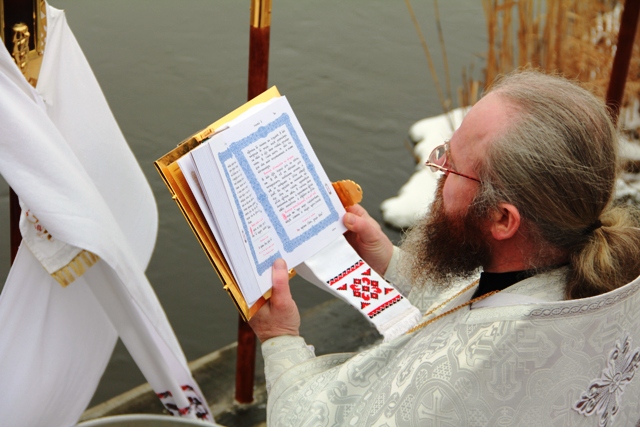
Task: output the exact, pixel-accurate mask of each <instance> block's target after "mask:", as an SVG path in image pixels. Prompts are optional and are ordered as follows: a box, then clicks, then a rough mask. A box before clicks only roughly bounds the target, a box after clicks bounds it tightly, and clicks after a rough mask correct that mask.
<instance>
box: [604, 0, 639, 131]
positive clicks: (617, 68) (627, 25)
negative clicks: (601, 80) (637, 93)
mask: <svg viewBox="0 0 640 427" xmlns="http://www.w3.org/2000/svg"><path fill="white" fill-rule="evenodd" d="M639 14H640V0H627V1H625V3H624V10H623V11H622V18H620V31H619V32H618V42H617V44H616V55H615V57H614V58H613V66H612V67H611V77H609V88H608V89H607V98H606V102H607V106H608V107H609V108H610V109H611V116H612V118H613V121H614V122H616V123H617V122H618V116H619V115H620V105H621V104H622V99H623V97H624V87H625V85H626V83H627V74H628V73H629V63H630V61H631V53H632V51H633V44H634V41H635V39H636V31H637V29H638V15H639Z"/></svg>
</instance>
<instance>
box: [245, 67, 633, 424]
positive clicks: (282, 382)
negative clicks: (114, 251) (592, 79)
mask: <svg viewBox="0 0 640 427" xmlns="http://www.w3.org/2000/svg"><path fill="white" fill-rule="evenodd" d="M617 153H618V138H617V134H616V129H615V127H614V126H613V124H612V122H611V120H610V117H609V114H608V111H607V109H606V107H605V106H604V105H603V103H602V102H601V101H600V100H599V99H597V98H596V97H594V96H593V95H592V94H590V93H589V92H588V91H586V90H584V89H581V88H579V87H578V86H577V85H575V84H573V83H571V82H569V81H567V80H564V79H562V78H559V77H551V76H547V75H543V74H540V73H536V72H519V73H513V74H511V75H508V76H504V77H503V78H501V79H499V80H498V81H497V82H496V83H495V84H494V85H493V87H492V88H491V89H490V90H489V91H488V92H487V94H486V95H485V96H484V97H483V98H482V99H481V100H480V101H479V102H478V103H477V104H476V105H475V106H474V107H473V108H472V109H471V110H470V111H469V113H468V114H467V115H466V117H465V119H464V121H463V122H462V125H461V126H460V128H459V129H458V130H457V131H456V132H455V133H454V135H453V137H452V138H451V140H450V141H447V142H445V143H444V144H443V145H441V146H439V147H437V148H436V149H435V150H434V151H433V153H432V154H431V156H430V158H429V162H427V166H428V167H430V168H431V169H432V170H433V171H434V172H442V173H443V176H442V177H441V178H440V181H439V183H438V189H437V192H436V197H435V199H434V202H433V204H432V206H431V208H430V212H429V214H428V216H427V217H426V218H425V219H424V220H423V221H422V222H421V223H420V224H419V225H418V226H417V227H415V228H414V229H413V230H412V231H411V232H410V233H409V234H408V236H407V237H406V239H405V241H404V242H403V244H402V248H401V249H399V248H396V247H394V246H393V245H392V243H391V242H390V241H389V239H388V238H387V237H386V236H385V235H384V234H383V232H382V231H381V228H380V226H379V225H378V224H377V223H376V222H375V221H374V220H373V219H372V218H371V217H370V216H369V215H368V214H367V213H366V211H365V210H364V209H363V208H362V207H360V206H353V207H351V208H349V209H348V213H347V214H346V215H345V217H344V223H345V225H346V227H347V228H348V229H349V230H350V231H349V235H348V240H349V242H350V243H351V245H352V246H353V247H354V248H355V249H356V251H357V252H358V253H359V255H360V256H361V257H362V258H363V259H364V260H365V261H366V262H367V263H368V264H369V265H370V266H371V267H372V268H373V269H374V270H376V271H377V272H378V273H380V274H382V275H384V277H385V278H386V279H387V280H388V281H389V282H391V283H394V284H396V285H398V287H399V288H400V289H407V287H406V286H407V285H412V288H411V291H410V295H409V299H410V300H411V301H412V302H413V304H414V305H416V306H417V307H418V308H419V309H420V310H421V311H422V313H423V314H424V317H423V319H422V322H421V323H420V324H419V325H417V326H416V327H415V328H413V329H412V330H411V331H409V333H407V334H405V335H404V336H401V337H400V338H397V339H395V340H392V341H390V342H386V343H382V344H379V345H377V346H374V347H372V348H370V349H368V350H365V351H363V352H361V353H358V354H336V355H325V356H320V357H315V355H314V354H313V351H312V350H310V349H309V347H308V346H307V345H306V343H305V342H304V340H303V338H301V337H299V336H298V328H299V324H300V317H299V315H298V311H297V308H296V306H295V302H294V301H293V300H292V298H291V294H290V293H289V288H288V276H287V269H286V265H285V264H284V262H283V261H282V260H278V261H276V263H275V264H274V269H273V295H272V298H271V300H270V302H269V303H268V304H266V305H265V306H264V307H263V308H262V309H261V310H260V312H259V313H258V314H257V315H256V316H255V317H254V318H253V319H252V320H251V322H250V323H251V326H252V327H253V328H254V330H255V332H256V334H257V336H258V338H259V339H260V341H261V342H262V352H263V356H264V359H265V374H266V378H267V386H268V389H269V401H268V408H267V415H268V423H269V424H270V425H277V426H300V425H313V426H342V425H348V426H374V425H375V426H395V425H398V426H404V425H406V426H418V425H420V426H427V425H434V426H444V425H449V426H462V425H464V426H471V425H477V426H494V425H561V426H567V425H593V426H595V425H599V426H604V425H614V423H615V425H636V422H638V420H639V419H640V379H638V378H634V377H636V376H640V375H635V373H636V371H637V370H638V368H640V314H639V313H640V311H639V310H637V308H636V307H638V304H640V280H637V279H636V277H637V276H638V275H639V274H640V256H639V255H638V248H639V247H640V228H638V220H637V215H634V214H633V212H632V211H631V210H630V208H628V207H624V206H616V205H615V204H614V202H613V196H614V189H615V184H616V176H617V171H618V155H617ZM478 273H479V280H475V279H477V276H478ZM634 279H636V280H634Z"/></svg>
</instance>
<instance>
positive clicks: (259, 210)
mask: <svg viewBox="0 0 640 427" xmlns="http://www.w3.org/2000/svg"><path fill="white" fill-rule="evenodd" d="M208 146H209V147H210V149H211V150H212V152H213V154H214V157H215V159H216V163H217V165H218V168H219V171H220V176H221V177H222V181H223V184H224V187H225V189H226V192H227V195H228V198H229V200H230V201H231V206H232V208H233V211H234V213H235V215H234V217H235V223H236V226H237V228H238V230H239V232H240V233H241V235H242V242H243V244H244V250H245V251H246V253H247V255H248V256H249V258H250V259H251V260H252V267H253V269H254V272H255V274H256V276H257V278H258V284H259V286H260V289H261V290H263V291H264V292H266V290H268V289H269V288H270V287H271V265H272V264H273V261H275V259H276V258H284V259H285V260H286V261H287V264H288V266H289V267H290V268H291V267H295V266H296V265H297V264H299V263H301V262H302V261H304V260H306V259H307V258H309V257H311V256H312V255H314V254H315V253H317V252H318V251H319V250H320V249H322V248H323V247H325V246H326V245H328V244H329V243H330V242H332V241H333V240H335V238H337V237H338V236H339V235H340V234H342V233H344V232H345V231H346V229H345V227H344V225H343V224H342V216H343V215H344V208H343V206H342V204H341V203H340V200H339V198H338V197H337V195H336V194H335V191H334V190H333V187H332V185H331V181H330V180H329V178H328V177H327V176H326V173H325V172H324V169H323V168H322V166H321V165H320V162H319V161H318V159H317V157H316V155H315V153H314V152H313V150H312V148H311V145H310V144H309V141H308V140H307V138H306V136H305V134H304V132H303V131H302V128H301V127H300V124H299V123H298V121H297V119H296V117H295V115H294V113H293V111H292V110H291V107H290V106H289V103H288V102H287V100H286V98H285V97H280V98H277V99H276V100H274V101H272V102H271V103H269V104H268V105H266V106H265V107H264V108H262V109H261V110H259V111H257V112H255V111H253V112H252V114H250V115H249V116H248V117H245V118H241V120H238V121H237V122H236V123H234V124H233V125H232V126H230V127H229V129H228V130H225V131H224V132H222V133H220V134H219V135H216V137H215V138H212V140H211V141H210V142H209V144H208ZM221 229H222V227H221ZM222 232H223V234H224V230H222Z"/></svg>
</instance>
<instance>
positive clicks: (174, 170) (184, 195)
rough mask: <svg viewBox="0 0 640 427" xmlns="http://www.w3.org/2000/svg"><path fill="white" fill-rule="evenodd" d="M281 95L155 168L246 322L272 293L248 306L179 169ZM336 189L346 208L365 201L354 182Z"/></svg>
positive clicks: (210, 130)
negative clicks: (203, 147) (212, 138)
mask: <svg viewBox="0 0 640 427" xmlns="http://www.w3.org/2000/svg"><path fill="white" fill-rule="evenodd" d="M279 96H280V93H279V92H278V89H277V88H276V87H272V88H271V89H269V90H267V91H266V92H264V93H263V94H261V95H259V96H258V97H256V98H254V99H253V100H251V101H249V102H247V103H246V104H244V105H242V106H241V107H239V108H237V109H236V110H234V111H233V112H231V113H229V114H227V115H226V116H224V117H223V118H221V119H220V120H218V121H216V122H215V123H213V124H211V125H209V126H208V127H206V128H205V129H203V130H201V131H199V132H197V133H195V134H194V135H192V136H190V137H189V138H187V139H185V140H184V141H182V142H181V143H180V144H179V145H178V146H177V147H176V148H174V149H173V150H171V151H170V152H168V153H167V154H165V155H164V156H162V157H161V158H160V159H158V160H157V161H155V162H154V165H155V167H156V169H157V170H158V172H159V173H160V176H161V177H162V179H163V181H164V182H165V184H166V185H167V188H168V189H169V192H170V193H171V195H172V198H173V199H174V200H175V201H176V203H177V205H178V207H179V208H180V211H181V212H182V214H183V215H184V217H185V219H186V221H187V223H188V224H189V226H190V227H191V229H192V230H193V232H194V234H195V235H196V238H197V239H198V242H199V243H200V245H201V246H202V248H203V250H204V252H205V254H206V255H207V257H208V258H209V261H210V262H211V264H212V265H213V267H214V269H215V271H216V273H217V274H218V276H219V277H220V280H221V281H222V283H223V286H224V289H225V290H226V291H227V293H228V294H229V296H230V297H231V299H232V300H233V302H234V304H235V305H236V307H237V308H238V311H239V312H240V314H241V315H242V317H243V318H244V319H245V320H248V319H250V318H251V317H252V316H253V315H254V314H255V313H256V312H257V311H258V310H259V309H260V307H262V305H263V304H264V303H265V302H266V300H267V299H268V298H269V297H270V294H271V291H268V292H267V293H265V294H264V295H263V296H262V297H261V298H260V299H259V300H258V301H257V302H256V303H254V304H253V305H252V306H251V307H249V306H248V304H247V303H246V301H245V298H244V296H243V295H242V292H241V290H240V287H239V285H238V283H237V282H236V279H235V277H234V276H233V274H232V273H231V269H230V268H229V264H228V262H227V260H226V259H225V257H224V256H223V254H222V251H221V249H220V247H219V245H218V243H217V242H216V239H215V237H214V235H213V233H212V232H211V230H210V228H209V225H208V224H207V221H206V219H205V217H204V215H203V213H202V211H201V209H200V207H199V205H198V202H197V201H196V198H195V197H194V195H193V193H192V191H191V189H190V187H189V185H188V183H187V181H186V179H185V177H184V175H183V174H182V171H181V170H180V167H179V166H178V159H180V158H181V157H182V156H184V155H185V154H187V153H189V151H191V150H193V149H194V148H196V147H198V146H199V145H200V144H201V143H202V142H203V141H205V140H206V139H207V138H209V137H210V136H211V135H213V134H215V133H216V131H218V130H221V129H222V128H224V127H225V125H226V124H227V123H228V122H229V121H231V120H233V119H235V118H236V117H238V116H239V115H240V114H242V113H243V112H245V111H247V110H248V109H249V108H251V107H253V106H255V105H258V104H261V103H264V102H266V101H269V100H270V99H272V98H276V97H279ZM333 187H334V189H335V190H336V193H337V195H338V197H339V198H340V201H341V202H342V204H343V205H345V206H349V205H352V204H355V203H358V202H359V201H360V200H361V199H362V190H361V189H360V187H359V186H358V185H357V184H355V183H353V182H351V181H340V182H338V183H333Z"/></svg>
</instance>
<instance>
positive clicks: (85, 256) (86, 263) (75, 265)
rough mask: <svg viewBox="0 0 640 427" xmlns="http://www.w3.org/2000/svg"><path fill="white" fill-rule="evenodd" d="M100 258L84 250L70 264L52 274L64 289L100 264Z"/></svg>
mask: <svg viewBox="0 0 640 427" xmlns="http://www.w3.org/2000/svg"><path fill="white" fill-rule="evenodd" d="M99 259H100V257H99V256H97V255H96V254H93V253H91V252H89V251H86V250H82V252H80V253H79V254H78V255H76V256H75V257H74V258H73V259H72V260H71V262H70V263H69V264H67V265H65V266H64V267H62V268H61V269H59V270H58V271H56V272H54V273H52V274H51V276H52V277H53V278H54V279H56V281H57V282H58V283H60V285H61V286H62V287H63V288H66V287H67V286H68V285H69V284H70V283H72V282H73V281H74V280H76V279H77V278H78V277H80V276H82V275H83V274H84V273H85V272H86V271H87V268H89V267H91V266H92V265H93V264H95V263H96V262H98V260H99Z"/></svg>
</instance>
